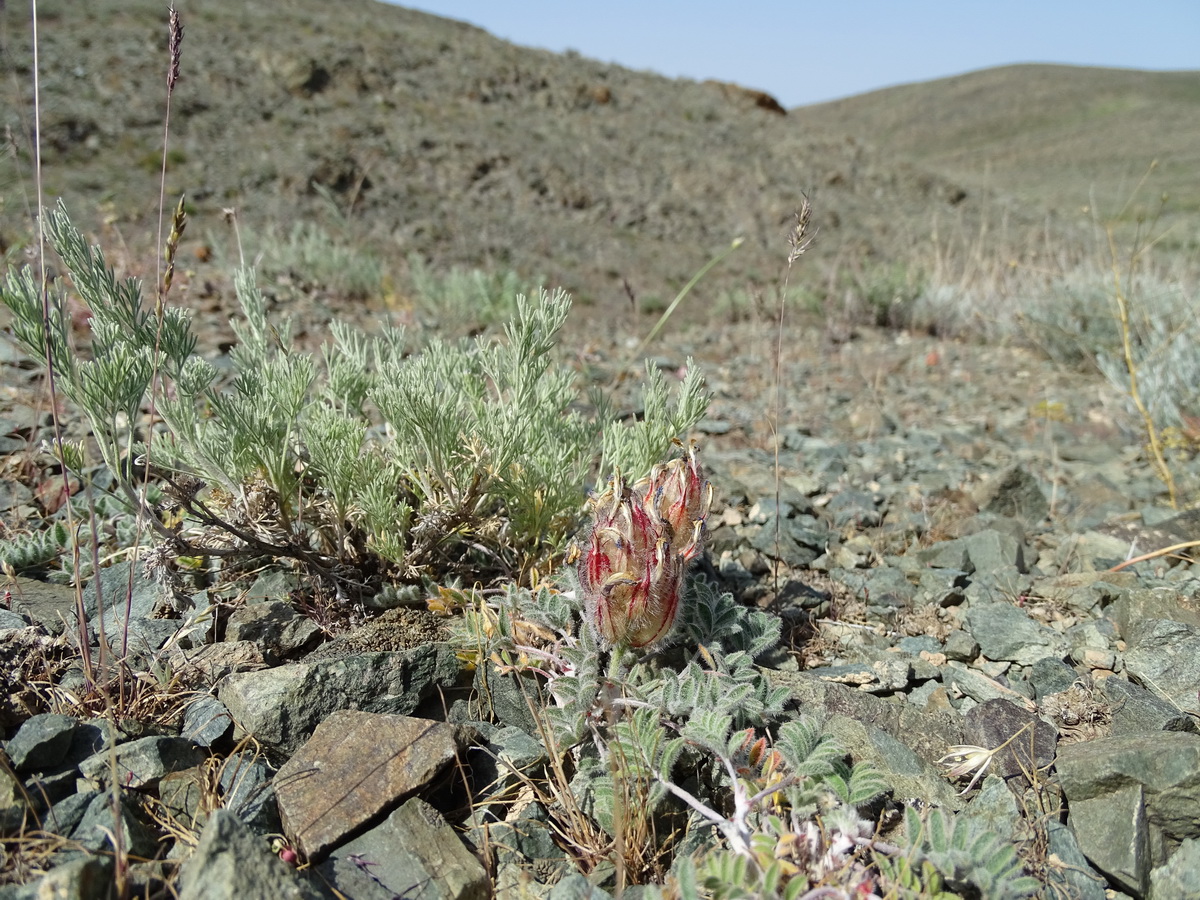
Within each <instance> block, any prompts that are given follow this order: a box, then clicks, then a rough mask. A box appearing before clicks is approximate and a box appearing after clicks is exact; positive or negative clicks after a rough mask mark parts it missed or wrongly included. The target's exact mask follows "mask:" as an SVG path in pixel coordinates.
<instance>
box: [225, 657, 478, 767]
mask: <svg viewBox="0 0 1200 900" xmlns="http://www.w3.org/2000/svg"><path fill="white" fill-rule="evenodd" d="M459 669H460V663H459V662H458V659H457V657H456V656H455V655H454V649H453V648H452V647H451V646H450V645H449V644H433V645H427V646H423V647H414V648H413V649H411V650H400V651H396V652H384V653H359V654H354V655H351V656H346V657H343V658H340V659H321V660H318V661H316V662H307V661H306V662H300V663H291V664H288V665H283V666H279V667H277V668H274V669H264V670H262V671H258V672H235V673H233V674H231V675H227V676H226V677H225V678H224V680H222V682H221V683H220V685H219V686H218V687H217V699H219V700H220V701H221V702H222V703H224V704H225V707H226V709H228V710H229V714H230V716H231V717H232V718H233V721H234V722H235V723H236V726H237V729H236V730H235V732H234V737H235V738H236V737H238V736H239V733H244V734H252V735H254V737H255V738H256V739H257V740H258V741H259V742H260V743H262V744H263V745H265V746H266V747H267V748H268V749H269V750H270V751H272V752H274V753H278V754H280V755H287V754H289V753H292V752H294V751H295V750H296V749H297V748H298V747H299V746H300V745H301V744H302V743H304V741H306V740H307V739H308V738H309V737H310V736H311V735H312V733H313V730H314V729H315V728H316V727H317V725H318V724H320V723H321V722H323V721H325V719H326V718H328V717H329V715H330V714H331V713H333V711H334V710H339V709H358V710H362V711H365V712H372V713H383V714H387V715H399V716H407V715H411V714H412V713H413V712H415V711H416V709H417V707H418V706H419V705H420V704H421V701H422V700H424V699H425V698H426V697H429V696H432V695H433V694H434V693H435V691H436V690H437V688H438V687H451V686H453V685H454V683H455V682H456V681H457V679H458V674H459Z"/></svg>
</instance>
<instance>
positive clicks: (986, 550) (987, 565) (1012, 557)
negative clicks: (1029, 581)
mask: <svg viewBox="0 0 1200 900" xmlns="http://www.w3.org/2000/svg"><path fill="white" fill-rule="evenodd" d="M960 540H962V542H963V545H964V546H965V547H966V550H967V558H968V559H969V560H970V561H971V566H972V567H973V568H974V570H975V572H976V574H979V573H990V574H994V573H997V572H1000V571H1003V570H1005V569H1008V568H1013V569H1015V570H1016V571H1017V572H1020V573H1022V574H1023V573H1025V572H1027V571H1028V569H1027V567H1026V565H1025V546H1024V544H1022V542H1021V541H1019V540H1018V539H1017V538H1016V537H1014V536H1013V535H1011V534H1007V533H1005V532H1002V531H997V530H995V529H991V528H989V529H987V530H985V531H979V532H976V533H975V534H971V535H967V536H966V537H964V538H961V539H960Z"/></svg>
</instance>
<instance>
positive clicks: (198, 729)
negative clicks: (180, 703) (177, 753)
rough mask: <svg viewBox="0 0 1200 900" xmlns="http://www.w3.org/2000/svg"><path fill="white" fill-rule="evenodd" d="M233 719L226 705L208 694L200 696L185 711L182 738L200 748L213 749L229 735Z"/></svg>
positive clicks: (181, 731) (181, 730)
mask: <svg viewBox="0 0 1200 900" xmlns="http://www.w3.org/2000/svg"><path fill="white" fill-rule="evenodd" d="M232 727H233V719H232V718H230V716H229V710H227V709H226V708H225V704H224V703H222V702H221V701H220V700H218V699H217V698H216V697H212V696H210V695H208V694H200V695H199V696H198V697H196V699H195V700H193V701H192V702H191V703H189V704H188V705H187V707H186V708H185V709H184V711H183V726H182V728H181V729H180V737H183V738H185V739H186V740H189V741H191V742H192V743H193V744H195V745H196V746H198V747H211V746H212V745H213V744H215V743H217V741H219V740H221V738H223V737H225V735H227V734H228V733H229V730H230V729H231V728H232Z"/></svg>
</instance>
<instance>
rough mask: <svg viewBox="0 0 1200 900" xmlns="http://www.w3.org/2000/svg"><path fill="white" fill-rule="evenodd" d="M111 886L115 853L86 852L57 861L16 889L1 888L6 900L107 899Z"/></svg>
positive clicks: (0, 891)
mask: <svg viewBox="0 0 1200 900" xmlns="http://www.w3.org/2000/svg"><path fill="white" fill-rule="evenodd" d="M112 886H113V861H112V857H110V856H84V857H80V858H78V859H73V860H69V861H67V862H64V863H60V864H59V865H56V866H55V867H54V868H53V869H51V870H50V871H49V872H47V873H46V874H45V875H43V876H42V877H41V878H39V879H38V880H37V881H34V882H31V883H29V884H26V885H22V886H21V887H20V888H17V889H16V890H15V891H12V888H8V889H4V888H0V895H2V896H3V897H4V900H107V898H108V897H109V896H111V892H112ZM5 890H8V891H12V892H11V893H4V891H5Z"/></svg>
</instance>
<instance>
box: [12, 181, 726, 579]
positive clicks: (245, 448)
mask: <svg viewBox="0 0 1200 900" xmlns="http://www.w3.org/2000/svg"><path fill="white" fill-rule="evenodd" d="M48 225H49V233H50V236H51V240H52V242H53V244H54V247H55V249H56V250H57V251H58V253H59V255H60V257H61V258H62V260H63V263H64V264H65V266H66V268H67V270H68V271H69V272H70V276H71V279H70V281H71V283H72V285H73V286H74V289H75V290H76V291H77V292H78V295H79V297H80V299H81V300H82V301H83V302H84V303H85V304H86V305H87V307H88V309H89V310H90V312H91V317H90V320H89V325H90V335H89V336H88V337H89V341H88V344H87V346H86V347H85V348H84V349H83V351H82V352H77V351H76V348H75V347H74V346H73V341H72V336H71V334H70V326H69V322H70V319H69V316H68V311H67V301H68V294H67V292H66V290H64V289H63V287H62V286H61V285H57V286H56V287H55V289H54V290H53V291H52V292H51V297H50V304H51V310H50V316H49V319H48V321H46V320H44V319H43V314H42V305H41V296H40V292H39V290H38V287H37V285H36V284H35V281H34V276H33V273H32V271H31V270H30V269H28V268H26V269H23V270H21V271H19V272H10V273H9V275H8V277H7V279H6V281H5V285H4V290H3V302H4V303H5V304H6V305H7V306H9V307H10V309H12V311H13V321H14V324H13V332H14V335H15V336H16V337H17V339H18V341H19V342H20V343H21V344H22V345H23V346H24V348H25V349H26V350H27V351H28V352H29V353H30V354H32V355H33V356H35V357H36V358H45V354H46V348H47V347H48V348H49V359H50V364H51V366H52V367H53V370H54V373H55V375H56V378H57V382H58V384H59V386H60V388H61V390H62V392H63V393H64V394H65V395H66V396H67V397H68V398H69V399H70V400H71V401H72V402H73V403H74V404H76V405H77V406H78V407H79V409H80V410H81V411H82V412H83V413H84V415H85V416H86V417H87V419H88V423H89V425H90V426H91V430H92V432H93V434H94V436H95V438H96V440H97V443H98V445H99V447H100V452H101V455H102V457H103V461H104V463H105V465H106V466H107V467H108V468H109V469H110V470H111V471H112V472H113V473H114V474H116V475H117V476H118V479H117V480H118V482H119V483H120V484H121V486H122V488H123V490H124V493H125V495H126V498H127V500H128V501H129V502H130V503H131V504H132V505H133V506H134V507H135V508H137V507H140V508H141V509H142V510H143V511H144V512H146V513H147V514H148V515H146V516H145V517H144V518H145V520H146V521H149V522H150V523H151V524H152V525H154V526H155V527H156V528H158V529H159V531H160V533H161V535H162V537H163V538H164V539H165V540H166V541H167V542H168V543H169V544H170V545H171V546H172V547H173V549H174V550H175V551H176V552H180V553H186V554H189V555H205V554H211V553H221V554H225V555H229V554H233V553H245V554H249V555H258V556H275V557H282V558H291V559H293V560H297V561H299V562H300V563H302V564H303V565H305V566H307V567H308V568H310V569H312V570H315V571H318V572H321V573H323V574H325V575H326V576H330V577H336V578H337V579H339V583H340V584H342V585H343V586H352V587H354V588H355V589H357V590H358V591H359V592H360V593H362V592H364V591H365V592H366V593H367V594H370V593H371V592H373V591H375V590H378V589H379V587H380V582H381V580H386V579H387V578H389V577H390V578H399V579H402V580H407V581H417V580H420V579H423V578H429V577H433V578H435V579H436V580H443V579H447V578H451V577H454V576H456V575H457V576H460V577H466V578H468V579H470V580H472V581H485V582H486V581H489V580H491V579H493V578H497V577H502V576H508V577H512V576H519V575H520V574H522V573H524V572H526V571H527V570H528V569H529V568H531V567H538V566H544V565H546V564H548V563H550V562H551V561H553V560H554V559H555V558H557V556H558V555H559V554H560V553H561V552H562V551H563V550H564V549H565V546H566V542H567V540H568V538H569V537H570V535H571V534H572V532H573V531H574V529H575V528H576V527H577V525H578V522H579V518H580V514H581V512H582V504H583V499H584V486H585V484H586V483H587V482H588V480H589V479H588V476H589V473H590V472H591V471H592V470H593V469H594V467H595V466H596V465H597V464H598V462H599V461H600V458H601V454H602V453H605V454H608V453H609V452H610V451H609V446H610V444H613V443H614V442H615V444H616V445H622V443H624V444H625V445H627V446H628V447H629V448H632V449H628V450H626V451H623V452H624V455H623V456H622V459H623V460H628V461H629V462H628V465H629V466H631V467H634V468H637V467H642V468H644V469H647V470H648V469H649V467H650V466H651V465H652V464H653V463H655V462H657V461H659V459H660V458H661V450H665V449H666V447H669V444H670V440H671V439H672V438H677V437H680V436H683V435H684V434H685V433H686V431H687V430H688V429H689V428H690V427H692V426H693V425H694V424H695V422H696V421H698V419H699V418H700V417H701V416H702V415H703V413H704V409H705V405H706V402H707V395H706V394H705V393H704V389H703V380H702V378H701V377H700V376H699V374H698V372H695V371H693V372H692V373H690V374H689V377H688V379H686V380H685V382H684V383H683V385H681V387H680V390H679V399H678V401H677V402H676V410H675V411H674V412H668V411H667V404H668V394H669V392H668V391H667V390H666V387H665V385H664V384H663V383H662V379H661V376H660V377H658V378H657V380H655V379H653V378H652V379H651V382H650V383H649V385H648V386H647V389H646V392H647V401H646V409H647V419H648V421H646V422H639V423H637V424H636V425H633V426H628V425H622V424H619V423H616V422H609V421H606V420H605V419H604V418H602V417H600V416H594V417H588V416H585V415H584V414H583V413H582V412H580V411H579V410H578V409H577V408H576V401H577V400H578V395H577V392H576V388H575V384H574V377H573V373H572V372H571V371H570V370H568V369H567V368H566V367H564V366H563V365H562V364H560V363H558V362H557V361H556V360H555V357H554V349H555V343H556V340H557V336H558V333H559V330H560V329H561V328H562V326H563V323H564V322H565V320H566V316H567V313H568V310H569V308H570V301H569V299H568V298H567V296H566V295H565V294H564V293H563V292H562V291H556V292H554V293H546V292H544V291H541V292H539V293H538V295H537V296H536V297H533V298H526V297H525V296H524V295H519V296H515V297H514V298H513V313H514V318H513V320H512V321H510V322H509V323H508V324H507V326H506V327H505V329H504V335H503V336H502V337H501V338H499V339H483V338H480V339H477V340H475V341H458V342H452V341H449V340H444V339H441V338H435V339H434V340H432V341H430V342H429V343H428V345H426V346H424V347H423V348H421V349H420V350H418V351H416V352H410V351H411V350H412V348H411V347H410V346H409V345H408V343H407V341H406V339H405V335H404V333H403V331H402V330H399V329H393V328H387V327H384V328H381V329H380V330H379V332H378V333H377V334H374V335H371V336H366V335H363V334H361V333H358V332H356V331H354V330H353V329H350V328H348V327H345V326H343V325H340V324H339V325H334V326H333V327H332V328H331V340H330V341H328V342H327V343H326V344H325V345H324V346H323V348H322V351H321V353H320V354H319V355H317V356H314V355H313V354H310V353H307V352H303V351H301V350H299V349H297V348H296V347H295V346H294V345H293V343H292V340H291V330H290V325H289V322H288V320H287V319H286V318H279V319H269V318H268V315H267V304H266V301H265V299H264V297H263V294H262V292H261V290H260V289H259V287H258V284H257V281H256V279H255V275H254V273H253V271H250V270H242V271H240V272H239V273H237V276H236V279H235V287H236V292H237V298H238V301H239V304H240V306H241V315H240V316H239V317H237V318H236V319H235V320H234V321H233V323H232V324H233V328H234V331H235V333H236V335H237V337H238V343H237V345H236V346H235V347H234V349H233V350H232V352H231V354H230V358H231V360H232V362H233V374H232V377H225V378H222V377H219V374H218V370H217V369H216V368H215V367H214V366H213V365H212V364H211V363H210V362H208V361H206V360H204V359H202V358H200V357H199V356H198V355H197V354H196V352H195V350H196V337H195V335H194V334H193V333H192V331H191V328H190V322H189V319H188V315H187V313H186V312H185V311H183V310H180V309H176V308H171V307H166V308H164V309H162V310H161V311H160V313H159V314H158V315H156V314H154V313H152V312H151V311H149V310H147V309H143V301H142V289H141V286H140V284H139V283H138V282H137V281H135V280H132V279H129V280H126V281H123V282H119V281H118V280H117V278H116V276H115V275H114V274H113V271H112V270H111V269H110V268H109V267H108V265H107V262H106V260H105V258H104V255H103V253H102V252H101V251H100V250H99V249H98V248H95V247H89V246H88V245H87V243H86V242H85V241H84V239H83V237H82V236H81V235H80V234H79V232H78V231H77V230H76V229H75V228H74V226H73V225H72V224H71V222H70V220H69V218H68V216H67V213H66V211H65V209H64V208H63V207H62V205H61V204H60V205H59V207H58V208H57V209H55V210H54V211H53V212H52V213H50V214H49V216H48ZM510 287H511V286H510ZM481 289H482V286H481ZM506 302H507V301H506ZM152 385H154V387H153V388H152ZM152 389H153V390H154V406H155V410H156V412H157V413H158V415H159V416H160V417H161V419H162V421H163V423H165V427H164V428H162V429H160V430H159V431H156V432H155V433H154V434H153V436H152V441H151V442H150V444H149V446H148V447H147V446H145V445H142V444H136V445H135V442H134V433H135V428H136V427H137V426H138V425H139V424H140V420H141V416H142V411H143V410H144V409H145V408H146V406H147V404H148V402H149V397H150V393H151V391H152ZM647 434H653V435H654V439H653V440H647V439H646V438H645V435H647ZM660 448H661V449H660ZM656 451H657V452H656ZM138 455H140V456H144V457H147V458H149V459H150V460H152V462H153V463H154V464H155V466H156V468H157V470H158V471H164V470H166V471H169V472H173V473H174V475H172V476H171V477H170V479H169V480H170V485H169V489H168V492H169V493H170V494H171V495H172V496H173V503H174V504H175V505H176V506H177V507H178V508H179V509H181V510H182V512H183V513H184V522H183V524H182V526H181V527H180V528H177V529H174V530H170V529H167V528H166V527H165V526H163V525H162V524H161V523H159V522H158V520H157V519H155V518H154V517H153V516H152V515H149V513H150V509H149V504H148V502H147V499H146V496H145V485H142V484H134V483H133V482H132V481H131V479H130V478H129V477H125V476H126V475H127V474H128V472H127V469H128V467H126V469H125V470H123V469H122V467H121V463H120V461H121V459H122V458H123V457H130V456H138Z"/></svg>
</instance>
